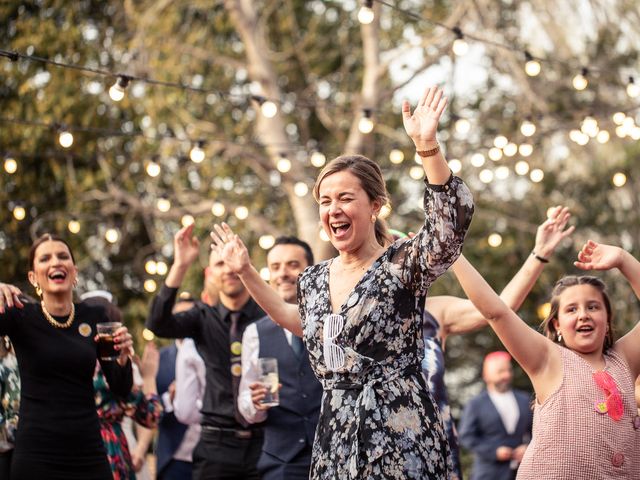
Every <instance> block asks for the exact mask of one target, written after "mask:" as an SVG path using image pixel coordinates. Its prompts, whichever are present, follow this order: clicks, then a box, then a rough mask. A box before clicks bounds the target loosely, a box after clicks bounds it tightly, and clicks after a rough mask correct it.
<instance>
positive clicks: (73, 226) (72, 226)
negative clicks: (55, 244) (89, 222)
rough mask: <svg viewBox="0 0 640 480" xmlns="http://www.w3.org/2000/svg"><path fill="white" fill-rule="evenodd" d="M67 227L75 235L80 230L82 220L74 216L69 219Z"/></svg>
mask: <svg viewBox="0 0 640 480" xmlns="http://www.w3.org/2000/svg"><path fill="white" fill-rule="evenodd" d="M67 228H68V229H69V231H70V232H71V233H73V234H74V235H75V234H77V233H79V232H80V222H79V221H78V220H77V219H76V218H72V219H71V220H69V223H68V224H67Z"/></svg>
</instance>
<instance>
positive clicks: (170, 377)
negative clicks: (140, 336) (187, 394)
mask: <svg viewBox="0 0 640 480" xmlns="http://www.w3.org/2000/svg"><path fill="white" fill-rule="evenodd" d="M177 354H178V348H177V347H176V344H175V343H172V344H171V345H169V346H168V347H164V348H161V349H160V367H159V368H158V375H157V376H156V383H157V384H158V395H160V396H162V394H163V393H164V392H166V391H167V390H168V389H169V385H171V383H172V382H173V381H174V380H175V379H176V355H177ZM187 428H188V427H187V425H184V424H182V423H180V422H179V421H178V420H177V419H176V417H175V415H174V414H173V412H171V413H164V414H163V415H162V418H161V419H160V423H159V424H158V444H157V446H156V457H157V470H158V473H160V472H161V471H162V469H163V468H165V467H166V466H167V465H168V464H169V462H170V461H171V459H172V458H173V454H174V453H175V451H176V450H177V449H178V447H179V446H180V444H181V443H182V439H183V438H184V434H185V432H186V431H187Z"/></svg>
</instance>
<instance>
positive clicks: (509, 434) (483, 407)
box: [460, 352, 533, 480]
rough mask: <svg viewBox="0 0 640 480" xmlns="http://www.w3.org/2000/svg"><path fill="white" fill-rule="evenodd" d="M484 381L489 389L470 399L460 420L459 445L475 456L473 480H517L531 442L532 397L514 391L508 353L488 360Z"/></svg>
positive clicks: (493, 354) (492, 355)
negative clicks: (519, 467)
mask: <svg viewBox="0 0 640 480" xmlns="http://www.w3.org/2000/svg"><path fill="white" fill-rule="evenodd" d="M482 378H483V380H484V382H485V383H486V385H487V389H486V390H485V391H484V392H482V393H481V394H480V395H478V396H477V397H474V398H472V399H471V401H470V402H469V403H468V404H467V406H466V407H465V409H464V412H463V414H462V417H461V419H460V443H461V444H462V446H463V447H465V448H467V449H469V450H471V451H472V452H473V453H474V455H475V461H474V464H473V470H472V473H471V480H511V479H515V478H516V472H517V469H518V465H519V464H520V462H521V461H522V457H523V456H524V452H525V451H526V449H527V444H528V443H529V441H530V440H531V429H532V426H533V414H532V412H531V408H530V406H529V405H530V400H531V399H530V397H531V396H530V395H529V394H527V393H525V392H522V391H520V390H513V389H512V388H511V382H512V381H513V370H512V368H511V356H510V355H509V354H508V353H507V352H492V353H489V354H488V355H487V356H486V357H485V359H484V363H483V366H482Z"/></svg>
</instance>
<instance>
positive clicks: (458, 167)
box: [449, 158, 462, 174]
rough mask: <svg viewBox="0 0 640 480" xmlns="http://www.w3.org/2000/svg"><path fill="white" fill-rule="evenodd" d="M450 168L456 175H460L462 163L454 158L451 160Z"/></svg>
mask: <svg viewBox="0 0 640 480" xmlns="http://www.w3.org/2000/svg"><path fill="white" fill-rule="evenodd" d="M449 168H450V169H451V171H452V172H453V173H454V174H455V173H460V170H462V162H461V161H460V160H458V159H457V158H452V159H451V160H449Z"/></svg>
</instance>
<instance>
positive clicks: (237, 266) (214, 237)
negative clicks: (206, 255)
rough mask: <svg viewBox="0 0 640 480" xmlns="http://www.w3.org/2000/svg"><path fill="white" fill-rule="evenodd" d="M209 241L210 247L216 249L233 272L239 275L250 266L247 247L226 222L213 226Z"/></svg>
mask: <svg viewBox="0 0 640 480" xmlns="http://www.w3.org/2000/svg"><path fill="white" fill-rule="evenodd" d="M211 242H212V243H211V248H212V249H215V250H216V252H217V254H218V256H219V257H220V258H222V259H223V260H224V263H225V264H226V265H227V266H228V267H229V268H230V269H231V271H232V272H233V273H235V274H238V275H240V274H242V272H243V271H244V270H245V269H246V268H248V267H250V266H251V259H250V258H249V251H248V250H247V247H246V246H245V245H244V243H243V242H242V240H240V237H238V235H236V234H235V233H233V231H232V230H231V227H229V225H227V224H226V223H223V224H222V226H220V225H218V224H216V225H214V226H213V231H212V232H211Z"/></svg>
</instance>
